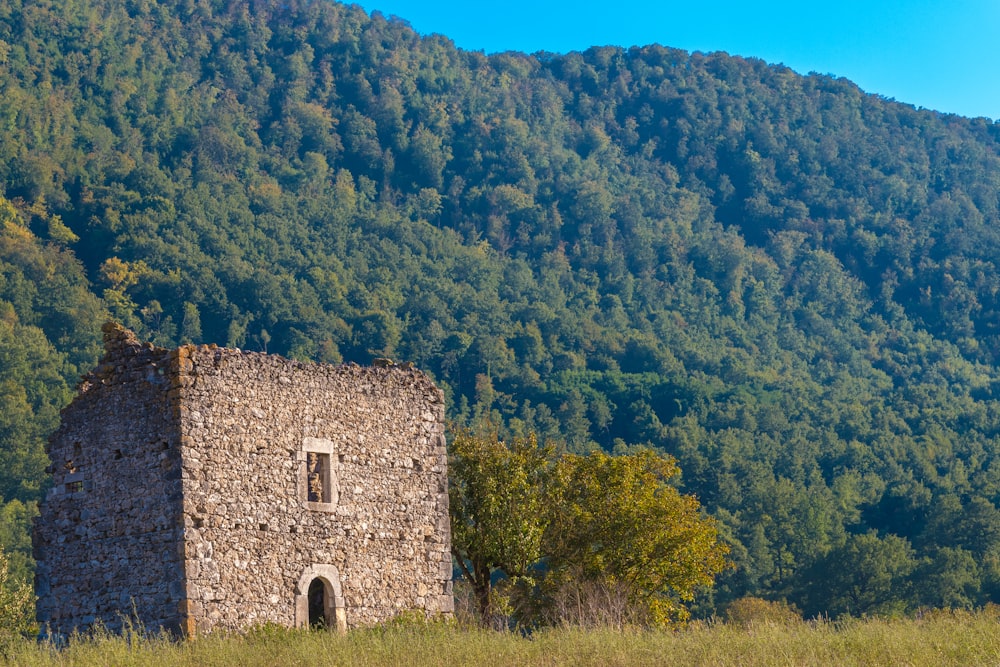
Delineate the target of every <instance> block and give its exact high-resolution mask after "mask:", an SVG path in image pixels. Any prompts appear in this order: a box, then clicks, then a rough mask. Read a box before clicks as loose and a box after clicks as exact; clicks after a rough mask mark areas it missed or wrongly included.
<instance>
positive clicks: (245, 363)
mask: <svg viewBox="0 0 1000 667" xmlns="http://www.w3.org/2000/svg"><path fill="white" fill-rule="evenodd" d="M105 348H106V352H105V356H104V358H103V359H102V361H101V363H100V365H99V366H98V367H97V368H96V369H95V370H94V371H93V372H91V373H90V374H89V375H87V376H86V377H85V378H84V379H83V382H82V383H81V385H80V389H79V395H78V396H77V397H76V399H75V400H74V401H73V402H72V403H71V404H70V405H69V406H68V407H67V408H66V409H65V410H64V411H63V414H62V424H61V426H60V427H59V429H58V431H56V433H55V434H54V435H53V436H52V438H51V440H50V442H49V445H48V454H49V457H50V459H51V468H50V470H51V472H52V476H53V480H52V481H53V487H52V489H51V490H50V491H49V494H48V496H47V497H46V499H45V501H44V503H43V504H42V507H41V516H40V517H39V518H38V519H37V521H36V524H35V534H34V546H35V557H36V559H37V575H36V584H37V587H36V590H37V594H38V597H39V600H38V618H39V621H41V622H42V623H43V624H46V625H47V627H48V628H49V631H50V632H53V633H67V632H70V631H71V630H73V629H74V628H78V629H86V628H88V627H90V626H92V625H93V624H94V623H95V621H99V622H101V623H103V624H105V625H106V626H109V627H111V628H112V629H114V628H116V627H119V626H120V624H121V622H122V618H123V617H124V618H132V619H136V620H138V621H139V622H141V623H142V624H143V625H144V626H145V627H147V628H149V629H156V628H166V629H169V630H172V631H177V632H182V633H184V634H188V635H191V634H196V633H202V632H207V631H211V630H213V629H222V628H224V629H239V628H245V627H248V626H251V625H254V624H261V623H265V622H270V623H277V624H280V625H285V626H303V625H307V624H324V625H326V626H328V627H336V628H341V629H342V628H345V627H352V626H358V625H365V624H370V623H376V622H379V621H382V620H384V619H387V618H389V617H392V616H393V615H395V614H397V613H399V612H401V611H404V610H419V611H422V612H425V613H428V614H437V613H450V612H451V611H452V607H453V602H452V589H451V555H450V534H449V524H448V489H447V483H448V482H447V469H446V468H447V459H446V452H445V440H444V427H443V417H444V405H443V397H442V394H441V391H440V390H439V389H437V388H436V387H435V386H434V385H433V384H432V383H431V381H430V380H428V379H427V377H426V376H424V375H423V374H422V373H420V372H418V371H415V370H411V369H406V368H400V367H398V366H389V367H383V368H364V367H359V366H356V365H353V364H349V365H343V366H331V365H321V364H308V363H300V362H297V361H291V360H288V359H284V358H282V357H278V356H274V355H266V354H259V353H253V352H243V351H240V350H234V349H224V348H217V347H215V346H194V345H186V346H183V347H180V348H179V349H175V350H166V349H162V348H158V347H154V346H153V345H151V344H149V343H140V342H139V341H137V340H136V338H135V336H134V335H133V334H132V333H131V332H129V331H127V330H125V329H122V328H121V327H118V326H116V325H105Z"/></svg>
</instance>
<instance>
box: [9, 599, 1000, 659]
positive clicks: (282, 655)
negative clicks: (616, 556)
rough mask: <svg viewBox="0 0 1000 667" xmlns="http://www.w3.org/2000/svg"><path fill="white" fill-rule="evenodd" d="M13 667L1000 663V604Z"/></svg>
mask: <svg viewBox="0 0 1000 667" xmlns="http://www.w3.org/2000/svg"><path fill="white" fill-rule="evenodd" d="M4 656H5V659H6V660H7V662H8V664H16V665H24V666H25V667H32V666H36V665H37V666H39V667H41V666H46V667H48V666H50V665H60V666H62V665H66V666H68V665H81V666H82V665H102V666H104V665H136V666H140V665H151V666H154V667H171V666H174V665H185V666H186V665H190V666H192V667H194V666H198V667H212V666H216V665H217V666H219V667H222V666H226V667H229V666H230V665H246V666H247V667H256V666H261V667H264V666H266V667H272V666H274V665H282V666H284V665H288V666H290V667H295V666H301V667H325V666H328V665H352V666H353V665H360V666H367V665H372V666H374V665H400V666H404V665H405V666H406V667H410V666H414V665H415V666H420V665H441V666H448V667H454V666H455V665H475V666H476V667H490V666H493V665H612V666H614V665H622V666H625V665H628V666H632V665H685V666H687V665H739V666H741V667H750V666H753V665H768V666H771V665H935V666H937V665H1000V622H998V617H997V615H996V613H992V612H989V613H988V612H938V613H934V614H930V615H927V616H925V617H924V618H919V619H898V620H878V619H870V620H853V621H847V622H803V621H785V622H761V623H759V624H753V623H750V624H745V623H744V624H735V623H733V624H727V623H722V622H717V623H696V624H693V625H692V626H690V627H689V628H688V629H686V630H683V631H677V632H665V631H657V632H653V631H639V630H636V631H612V630H583V629H574V628H562V629H549V630H544V631H540V632H536V633H534V634H532V635H530V636H527V637H525V636H520V635H517V634H504V633H496V632H492V631H486V630H480V629H476V628H470V627H462V626H458V625H447V624H423V625H421V624H413V625H407V624H390V625H387V626H384V627H379V628H372V629H367V630H356V631H353V632H350V633H348V634H346V635H336V634H331V633H325V632H308V631H297V630H284V629H278V628H262V629H257V630H254V631H252V632H250V633H249V634H247V635H243V636H223V635H210V636H206V637H200V638H198V639H195V640H192V641H173V640H170V639H168V638H165V637H147V636H144V635H143V634H141V633H137V632H132V633H129V634H127V635H126V636H124V637H121V636H116V635H111V634H107V633H104V634H101V633H98V634H95V635H92V636H89V637H80V638H76V639H74V640H73V641H71V642H70V643H69V644H68V645H67V646H65V647H63V648H56V647H54V646H52V645H48V644H37V643H32V642H27V641H23V642H14V643H12V644H9V645H7V646H6V649H5V652H4Z"/></svg>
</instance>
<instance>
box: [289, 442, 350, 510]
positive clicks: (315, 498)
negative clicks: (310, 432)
mask: <svg viewBox="0 0 1000 667" xmlns="http://www.w3.org/2000/svg"><path fill="white" fill-rule="evenodd" d="M296 460H298V462H299V466H300V467H299V472H298V474H299V475H300V477H299V483H298V488H299V493H300V494H301V496H300V497H301V498H302V500H303V501H304V502H305V506H306V508H307V509H310V510H314V511H317V512H333V511H334V510H336V508H337V501H338V499H339V497H340V491H339V488H338V487H339V481H338V479H337V470H338V468H339V467H340V461H339V458H338V452H337V449H336V446H335V445H334V444H333V441H332V440H328V439H326V438H303V439H302V450H301V451H300V452H298V453H297V454H296Z"/></svg>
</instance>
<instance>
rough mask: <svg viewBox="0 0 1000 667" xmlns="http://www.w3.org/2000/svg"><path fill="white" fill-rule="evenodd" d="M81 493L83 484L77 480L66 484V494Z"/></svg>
mask: <svg viewBox="0 0 1000 667" xmlns="http://www.w3.org/2000/svg"><path fill="white" fill-rule="evenodd" d="M80 491H83V482H82V481H80V480H78V481H75V482H66V492H67V493H78V492H80Z"/></svg>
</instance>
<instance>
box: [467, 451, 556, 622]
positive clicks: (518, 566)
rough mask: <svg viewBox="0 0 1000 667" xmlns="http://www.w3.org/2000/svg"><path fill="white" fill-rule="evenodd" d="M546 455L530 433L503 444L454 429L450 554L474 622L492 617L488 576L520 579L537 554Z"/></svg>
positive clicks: (546, 469) (540, 536)
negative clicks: (472, 604)
mask: <svg viewBox="0 0 1000 667" xmlns="http://www.w3.org/2000/svg"><path fill="white" fill-rule="evenodd" d="M551 456H552V452H551V450H550V449H548V448H545V447H539V446H538V442H537V440H536V439H535V437H534V435H531V436H529V437H527V438H515V439H513V440H511V441H510V443H509V444H508V443H506V442H503V441H502V440H500V439H499V437H497V435H496V434H493V435H490V436H481V435H474V434H472V433H470V432H467V431H459V432H458V434H457V435H456V436H455V437H454V438H453V439H452V442H451V456H450V457H449V473H450V476H451V479H450V480H449V496H450V498H449V499H450V502H451V551H452V554H453V555H454V557H455V561H456V562H457V563H458V567H459V569H461V570H462V574H463V575H465V577H466V579H468V580H469V582H470V584H471V585H472V589H473V593H474V595H475V598H476V604H477V607H478V611H479V614H480V618H481V619H482V620H483V622H484V623H486V622H488V621H489V619H490V618H491V617H492V616H493V603H494V600H493V596H492V577H493V573H494V572H495V571H496V570H501V571H502V572H503V573H504V574H505V575H506V576H507V577H522V576H525V575H527V574H528V571H529V568H530V567H531V566H532V565H533V564H534V563H535V562H537V561H538V559H539V558H540V556H541V543H542V534H543V532H544V530H545V519H544V517H543V511H542V503H543V496H542V490H543V483H544V479H545V477H546V475H547V472H548V467H549V465H548V464H549V461H550V459H551Z"/></svg>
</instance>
